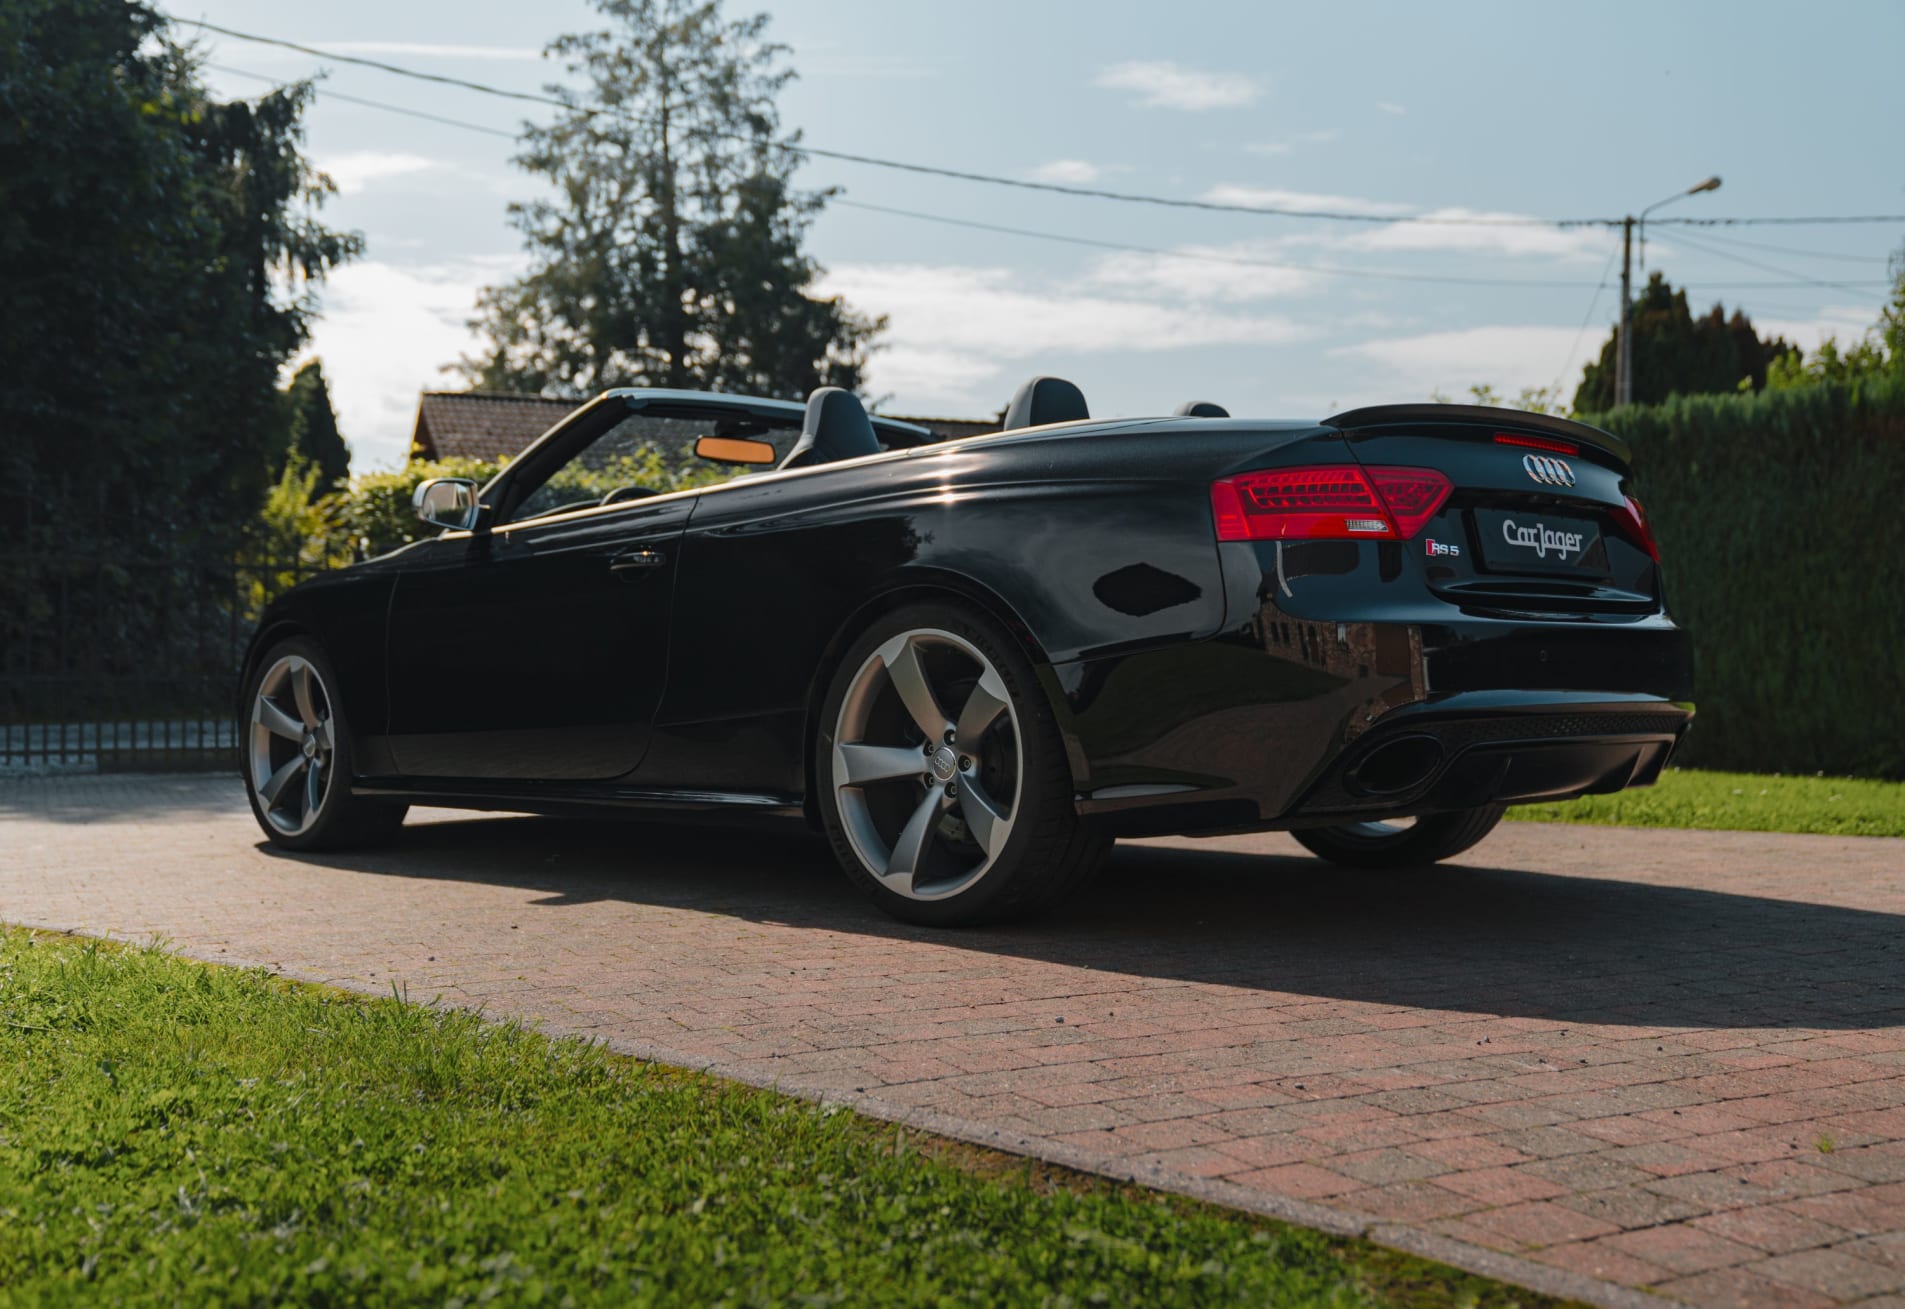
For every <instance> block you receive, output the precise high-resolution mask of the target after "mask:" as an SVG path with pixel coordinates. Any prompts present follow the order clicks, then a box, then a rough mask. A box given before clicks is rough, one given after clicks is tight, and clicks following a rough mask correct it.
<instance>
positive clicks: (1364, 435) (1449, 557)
mask: <svg viewBox="0 0 1905 1309" xmlns="http://www.w3.org/2000/svg"><path fill="white" fill-rule="evenodd" d="M1243 463H1244V466H1242V467H1239V468H1237V469H1235V470H1229V471H1226V472H1224V474H1223V475H1222V476H1220V477H1218V478H1216V479H1215V480H1214V481H1213V482H1212V483H1211V487H1210V492H1211V504H1212V523H1213V528H1214V531H1215V533H1216V535H1217V537H1218V550H1219V555H1220V559H1221V563H1222V570H1223V574H1224V579H1225V589H1226V629H1227V630H1226V633H1225V634H1224V635H1223V636H1222V637H1221V638H1219V640H1220V641H1222V642H1228V643H1231V644H1233V645H1247V646H1251V647H1256V648H1259V649H1261V651H1262V652H1263V653H1265V654H1267V655H1269V656H1271V658H1272V660H1274V661H1278V662H1280V663H1282V664H1286V665H1291V664H1293V665H1297V666H1299V667H1302V668H1304V669H1307V670H1308V671H1309V672H1310V673H1311V674H1313V675H1314V676H1313V680H1312V682H1311V683H1309V687H1310V689H1309V691H1308V693H1307V694H1306V695H1305V696H1304V697H1303V701H1302V703H1303V711H1302V713H1301V715H1300V716H1299V717H1300V721H1301V722H1302V723H1304V724H1306V725H1307V727H1308V731H1307V732H1295V731H1290V732H1285V733H1282V735H1283V738H1284V739H1283V740H1281V741H1279V742H1277V743H1275V745H1274V748H1275V749H1276V750H1277V751H1278V753H1279V757H1278V758H1277V759H1276V760H1275V761H1274V762H1269V763H1266V765H1265V768H1264V770H1263V772H1262V774H1261V779H1260V784H1259V785H1258V786H1257V788H1256V790H1257V794H1256V795H1255V797H1254V799H1255V801H1256V804H1255V808H1256V809H1257V811H1258V814H1257V821H1259V822H1267V821H1269V820H1272V819H1274V821H1275V825H1279V826H1286V827H1302V826H1310V825H1320V824H1329V823H1344V822H1354V821H1358V820H1360V819H1363V818H1367V817H1373V816H1384V817H1391V816H1404V815H1412V814H1415V815H1419V814H1431V813H1441V812H1451V811H1456V810H1462V809H1471V808H1475V807H1478V806H1485V805H1499V804H1510V803H1517V802H1527V801H1534V800H1547V799H1556V798H1564V797H1570V796H1577V795H1585V794H1595V793H1602V792H1610V791H1618V790H1621V789H1622V788H1624V787H1629V786H1644V785H1648V784H1650V783H1652V782H1653V781H1654V780H1655V779H1656V778H1657V777H1658V775H1659V773H1660V770H1661V768H1662V766H1663V765H1664V764H1665V763H1666V762H1667V759H1668V758H1669V756H1670V755H1671V753H1672V751H1673V749H1674V747H1675V746H1676V745H1677V744H1678V742H1679V741H1680V739H1681V738H1682V736H1683V735H1684V733H1685V732H1686V730H1687V727H1688V724H1689V722H1690V720H1691V717H1692V705H1691V703H1690V700H1691V696H1692V685H1691V681H1692V678H1691V661H1690V656H1689V649H1688V643H1687V639H1686V635H1685V633H1684V632H1682V631H1681V630H1679V629H1678V628H1677V627H1676V626H1675V625H1674V623H1673V621H1672V620H1671V618H1670V617H1669V616H1668V612H1667V604H1666V593H1665V589H1664V585H1663V581H1662V575H1661V568H1660V558H1659V550H1658V547H1657V545H1656V543H1655V541H1654V537H1653V534H1652V532H1651V530H1650V527H1649V524H1648V522H1647V518H1646V514H1645V511H1644V510H1643V508H1642V507H1641V504H1640V501H1639V500H1638V498H1637V496H1636V494H1635V491H1634V488H1633V487H1632V485H1631V482H1630V474H1631V469H1630V466H1629V460H1628V451H1627V449H1626V447H1625V446H1624V445H1623V443H1621V442H1620V441H1619V440H1617V439H1616V438H1614V437H1612V436H1609V435H1608V434H1607V433H1604V432H1599V431H1596V430H1595V429H1593V428H1589V427H1585V426H1582V425H1580V424H1576V423H1570V422H1567V421H1565V420H1561V419H1554V418H1547V417H1542V416H1538V415H1531V414H1522V413H1517V412H1513V411H1507V410H1494V409H1484V408H1477V407H1472V406H1454V405H1446V406H1445V405H1425V406H1392V407H1384V408H1376V409H1365V410H1357V411H1354V412H1351V413H1347V414H1343V415H1339V416H1338V417H1336V418H1333V419H1329V420H1326V422H1325V423H1324V425H1323V428H1322V429H1321V430H1319V431H1318V432H1317V433H1316V434H1314V435H1313V436H1312V437H1311V438H1309V439H1307V440H1304V441H1300V442H1294V443H1289V444H1286V445H1283V446H1281V447H1278V448H1276V449H1275V450H1272V451H1270V452H1267V453H1266V454H1264V455H1262V456H1260V457H1252V458H1247V459H1245V460H1244V461H1243ZM1284 682H1285V684H1288V685H1296V684H1297V683H1295V682H1292V681H1290V679H1289V678H1287V677H1286V678H1284ZM1284 717H1285V719H1286V720H1287V721H1289V722H1291V723H1295V722H1297V721H1298V720H1299V719H1298V717H1291V716H1290V715H1288V714H1285V715H1284ZM1264 721H1266V722H1268V721H1274V719H1272V718H1266V719H1265V720H1264Z"/></svg>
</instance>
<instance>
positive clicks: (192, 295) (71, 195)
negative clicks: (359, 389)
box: [0, 0, 361, 555]
mask: <svg viewBox="0 0 1905 1309" xmlns="http://www.w3.org/2000/svg"><path fill="white" fill-rule="evenodd" d="M196 66H197V64H196V56H195V55H194V54H193V53H192V52H191V51H190V50H188V49H186V48H184V47H182V46H180V45H179V44H178V43H177V42H175V41H174V40H173V39H172V38H171V36H170V34H169V32H168V30H167V27H166V24H165V20H164V19H163V18H162V17H161V16H160V15H159V14H157V13H156V12H155V11H154V10H152V9H151V8H150V7H148V6H147V5H146V4H144V3H142V0H8V2H7V3H6V4H4V5H0V360H4V366H3V367H0V432H4V433H5V436H6V439H5V441H4V442H3V443H0V546H5V547H10V548H18V547H21V546H32V545H47V544H52V543H58V544H59V545H60V546H62V547H63V548H73V547H74V546H78V547H80V548H81V549H86V550H95V551H97V552H98V553H100V554H102V555H104V554H106V553H108V552H110V551H113V550H131V551H151V550H153V549H156V548H166V549H175V548H179V547H184V548H193V547H202V548H205V549H207V550H223V549H228V548H230V547H231V546H232V545H233V544H234V543H235V542H236V540H237V538H238V536H239V534H240V533H241V531H242V530H243V526H244V524H245V522H246V521H247V520H248V519H249V518H250V517H251V515H252V512H253V511H254V510H255V509H256V507H257V505H258V503H259V501H260V500H261V498H262V497H263V495H264V493H265V490H266V487H267V484H268V482H269V480H270V477H271V474H272V472H273V471H274V470H273V468H272V463H273V460H272V455H273V454H274V447H275V446H277V445H278V443H280V442H281V441H282V439H283V436H282V405H281V400H280V397H279V394H278V389H277V379H278V372H279V369H280V367H281V366H282V364H283V362H284V360H285V359H287V358H288V357H289V356H290V355H291V354H292V353H293V352H294V351H295V350H296V349H297V348H298V347H299V346H300V345H301V344H302V342H303V341H304V339H305V336H306V331H307V325H308V322H309V318H310V315H311V313H312V310H313V305H312V302H311V298H310V288H311V285H312V283H313V282H315V281H316V280H317V279H320V278H322V277H323V276H324V274H325V273H326V272H327V271H328V270H330V269H331V268H333V267H335V266H336V265H337V264H338V263H340V262H342V261H343V260H345V259H348V258H350V257H351V256H352V255H354V254H355V253H356V252H357V251H358V250H359V249H360V247H361V242H360V241H359V239H358V238H357V237H355V236H352V235H348V234H345V233H340V232H336V231H332V230H330V229H329V228H326V227H325V226H323V225H322V224H321V223H320V222H319V221H318V219H317V216H316V211H317V209H318V206H319V205H320V204H321V203H322V201H323V199H324V197H325V195H326V194H327V193H328V192H329V191H330V189H331V188H330V184H329V182H328V181H327V179H325V178H323V177H322V176H321V175H319V174H317V173H315V172H314V171H313V170H312V169H311V168H310V166H309V165H308V163H307V162H306V161H305V159H304V157H303V156H302V154H301V153H300V150H299V143H300V137H301V128H300V120H301V116H302V114H303V112H304V109H305V106H306V105H307V103H308V101H309V98H310V88H309V87H308V86H306V85H300V86H293V87H289V88H285V89H282V90H278V91H274V92H272V93H270V94H268V95H265V96H263V97H261V98H259V99H257V100H254V101H249V102H246V101H240V102H234V103H230V104H222V103H218V102H216V101H214V100H212V99H211V98H210V97H209V96H208V95H207V93H206V91H205V88H204V86H203V85H202V83H201V82H200V80H199V78H198V76H197V72H196Z"/></svg>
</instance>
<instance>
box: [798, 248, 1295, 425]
mask: <svg viewBox="0 0 1905 1309" xmlns="http://www.w3.org/2000/svg"><path fill="white" fill-rule="evenodd" d="M822 293H823V294H827V295H836V294H838V295H844V296H846V297H847V299H848V300H849V301H851V302H852V303H853V305H854V306H855V307H856V308H858V309H860V310H862V311H865V312H870V313H882V314H886V315H888V317H889V319H890V329H889V334H888V338H887V348H886V349H884V350H881V351H880V352H878V353H877V354H875V355H874V356H873V360H872V363H871V366H870V367H869V370H868V371H869V374H870V389H871V390H873V391H875V392H892V393H894V394H895V396H896V399H895V402H894V405H895V407H896V409H897V410H899V411H907V410H912V411H918V410H920V409H927V410H931V409H940V410H942V411H947V412H951V411H955V410H956V411H959V412H966V413H990V412H992V411H993V410H995V409H997V408H998V407H999V406H1000V405H1001V404H1003V403H1004V401H1005V398H1006V392H1007V391H1009V389H1010V384H1011V382H1012V381H1016V380H1017V379H1016V378H1015V377H1011V376H1010V374H1012V373H1019V372H1023V373H1028V374H1029V373H1031V372H1033V371H1035V370H1036V369H1037V368H1039V367H1040V366H1041V357H1042V356H1049V355H1053V354H1067V355H1075V354H1103V353H1112V352H1119V351H1144V352H1153V351H1164V350H1183V349H1193V348H1199V347H1210V346H1224V345H1274V344H1280V343H1283V342H1288V341H1292V340H1296V339H1299V338H1301V337H1303V336H1305V335H1307V334H1308V333H1307V329H1305V328H1304V327H1302V326H1300V325H1298V324H1296V323H1294V322H1292V321H1291V320H1289V319H1287V318H1283V317H1279V316H1274V315H1266V314H1249V313H1238V312H1233V311H1226V310H1223V309H1219V308H1214V307H1212V306H1210V305H1198V304H1192V303H1178V304H1161V303H1159V302H1158V301H1156V300H1144V299H1136V298H1129V297H1124V296H1117V295H1112V294H1108V293H1106V292H1105V291H1103V290H1100V289H1096V288H1095V287H1094V285H1093V283H1092V279H1091V277H1090V275H1088V276H1087V277H1086V278H1084V279H1080V280H1077V281H1072V282H1064V281H1051V282H1039V281H1036V280H1034V279H1030V278H1028V277H1027V276H1025V275H1024V274H1022V273H1019V272H1016V271H1014V270H1012V269H1007V268H968V267H957V266H947V265H933V264H842V265H839V266H837V267H836V268H834V269H833V271H832V272H831V273H829V274H828V275H827V277H826V279H825V281H824V284H823V287H822ZM995 392H996V394H995Z"/></svg>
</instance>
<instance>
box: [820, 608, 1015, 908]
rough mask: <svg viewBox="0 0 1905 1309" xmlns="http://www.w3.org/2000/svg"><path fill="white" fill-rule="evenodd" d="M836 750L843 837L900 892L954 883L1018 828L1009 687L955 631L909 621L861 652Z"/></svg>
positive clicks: (915, 895)
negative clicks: (1015, 824) (877, 645)
mask: <svg viewBox="0 0 1905 1309" xmlns="http://www.w3.org/2000/svg"><path fill="white" fill-rule="evenodd" d="M833 758H834V767H833V786H834V793H835V800H836V803H837V804H838V806H839V812H840V816H841V819H842V821H843V823H844V825H845V828H846V834H847V839H848V841H850V842H851V843H852V845H853V849H854V853H856V854H857V855H859V857H860V859H861V860H862V862H864V863H865V864H866V866H867V867H868V868H869V869H871V870H874V871H875V873H876V875H877V876H878V877H879V878H880V881H881V883H882V884H883V885H885V886H886V888H887V889H888V890H890V891H892V892H893V893H894V894H895V895H902V896H906V897H907V898H909V899H914V900H940V899H944V898H946V897H947V896H951V895H957V894H958V893H959V892H960V891H963V890H965V889H966V888H967V887H969V886H971V885H972V884H973V883H974V882H976V881H978V880H979V879H980V878H981V877H984V876H985V875H986V872H987V870H989V869H990V868H991V867H992V865H993V861H994V860H995V859H996V858H997V857H998V854H999V851H1000V850H1002V849H1003V848H1004V847H1005V843H1006V841H1007V840H1008V839H1009V838H1010V837H1011V835H1012V817H1013V813H1014V812H1015V811H1016V809H1017V808H1018V803H1019V773H1020V762H1021V760H1020V748H1019V733H1018V725H1017V722H1016V720H1015V719H1014V717H1013V714H1012V705H1011V699H1010V693H1009V692H1008V691H1007V690H1006V688H1005V683H1004V682H1003V681H1001V680H1000V678H999V672H998V670H997V669H996V668H994V667H993V666H992V662H991V661H990V660H989V659H987V658H986V656H985V654H984V653H983V652H982V651H981V650H979V648H978V647H977V646H975V645H973V644H972V643H971V642H970V641H968V640H966V639H965V638H963V637H961V636H958V635H956V634H955V633H952V632H945V631H938V630H934V629H930V628H926V629H915V630H912V631H906V632H902V633H900V634H899V635H897V636H895V637H893V638H891V639H890V640H888V641H887V642H885V643H884V644H883V645H881V646H880V648H879V649H877V650H875V651H874V652H873V653H872V654H871V655H869V656H868V657H867V658H866V660H865V661H864V662H863V663H862V664H861V665H860V668H859V671H858V672H857V673H856V674H855V675H854V678H853V681H852V684H851V685H850V686H849V687H848V690H847V694H846V697H845V698H844V699H843V700H842V702H841V705H840V712H839V715H838V718H837V720H836V723H835V727H834V734H833Z"/></svg>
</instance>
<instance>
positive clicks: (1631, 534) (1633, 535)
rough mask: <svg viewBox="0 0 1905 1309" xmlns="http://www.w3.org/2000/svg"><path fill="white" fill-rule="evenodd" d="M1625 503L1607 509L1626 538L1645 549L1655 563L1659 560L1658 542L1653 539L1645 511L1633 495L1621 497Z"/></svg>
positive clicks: (1652, 532)
mask: <svg viewBox="0 0 1905 1309" xmlns="http://www.w3.org/2000/svg"><path fill="white" fill-rule="evenodd" d="M1623 498H1624V499H1625V500H1626V501H1627V503H1626V504H1624V505H1618V506H1616V507H1614V508H1613V509H1611V510H1609V512H1610V513H1612V514H1613V515H1614V521H1615V522H1617V523H1619V524H1620V525H1621V527H1622V529H1623V530H1624V531H1625V533H1626V536H1627V539H1628V540H1630V541H1632V542H1633V543H1634V544H1635V545H1637V546H1639V547H1640V548H1641V549H1643V550H1645V551H1646V552H1647V553H1648V555H1649V556H1651V557H1652V559H1653V561H1654V562H1655V563H1659V562H1660V543H1659V542H1658V541H1656V540H1654V529H1653V528H1652V527H1651V526H1650V525H1649V524H1648V522H1647V511H1646V510H1645V509H1642V508H1641V507H1640V501H1638V500H1636V499H1635V498H1634V497H1633V496H1631V495H1630V496H1626V497H1623Z"/></svg>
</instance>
